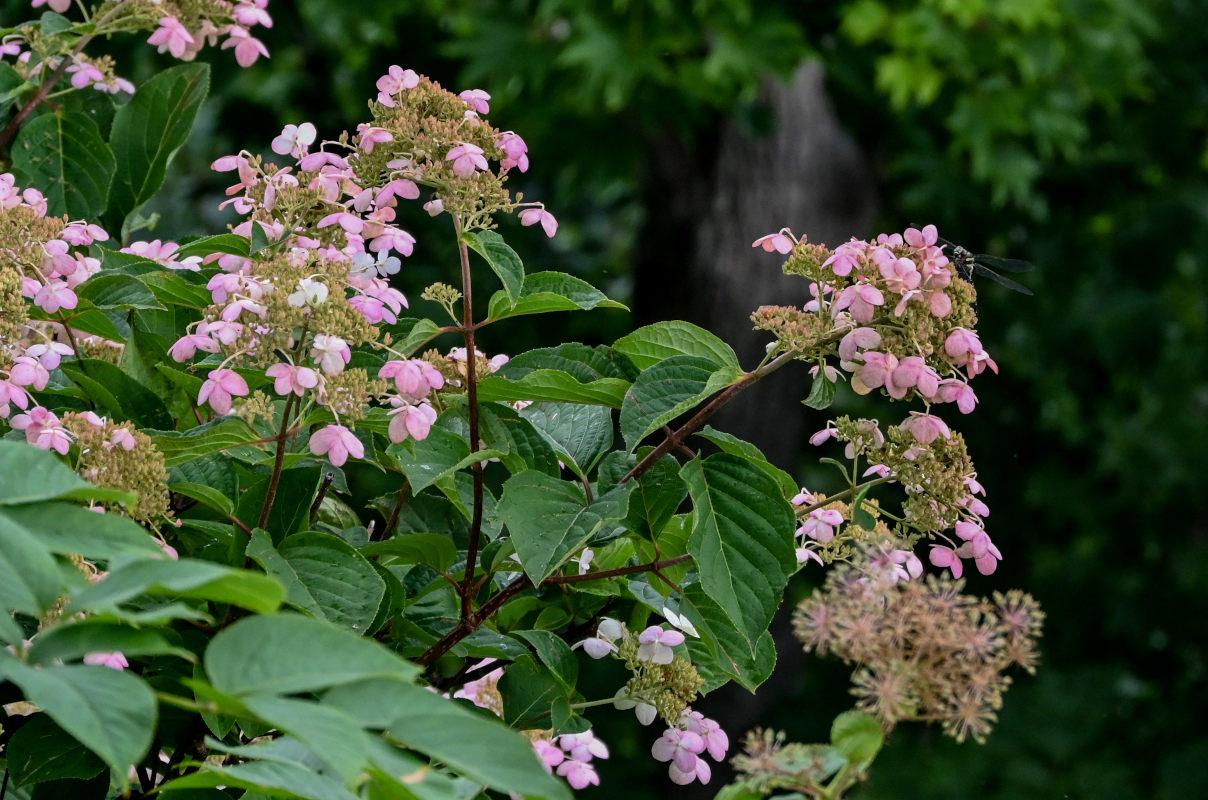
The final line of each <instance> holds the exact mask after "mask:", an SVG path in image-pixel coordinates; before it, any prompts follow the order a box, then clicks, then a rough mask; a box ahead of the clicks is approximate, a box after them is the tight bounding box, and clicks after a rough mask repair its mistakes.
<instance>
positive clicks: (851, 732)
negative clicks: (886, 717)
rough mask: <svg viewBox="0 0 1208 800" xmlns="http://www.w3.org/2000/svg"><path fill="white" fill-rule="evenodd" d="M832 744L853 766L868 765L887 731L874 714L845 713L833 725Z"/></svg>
mask: <svg viewBox="0 0 1208 800" xmlns="http://www.w3.org/2000/svg"><path fill="white" fill-rule="evenodd" d="M830 737H831V744H833V745H834V746H835V749H836V750H838V751H839V752H840V753H842V754H843V755H844V757H845V758H847V760H848V761H850V762H851V763H853V764H861V765H865V766H866V765H868V764H869V763H870V762H871V761H872V760H873V759H874V758H876V757H877V753H878V752H880V750H881V745H882V744H884V743H885V731H884V730H883V729H882V728H881V723H880V722H879V721H878V720H877V718H876V717H874V716H873V715H872V714H868V713H866V712H864V711H844V712H843V713H842V714H840V715H839V716H837V717H835V721H834V722H833V723H832V724H831V734H830Z"/></svg>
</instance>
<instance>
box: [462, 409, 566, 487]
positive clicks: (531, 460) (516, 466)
mask: <svg viewBox="0 0 1208 800" xmlns="http://www.w3.org/2000/svg"><path fill="white" fill-rule="evenodd" d="M478 412H479V413H478V421H479V436H480V437H481V438H482V440H483V441H484V442H486V444H487V446H489V447H491V448H493V449H495V450H499V451H502V452H504V453H505V454H504V456H503V457H502V458H501V459H500V461H502V462H503V465H504V466H505V467H507V470H508V472H510V473H512V474H513V475H515V474H516V473H517V472H524V471H525V470H526V469H536V470H540V471H541V472H544V473H547V474H549V475H558V474H560V473H561V471H562V467H560V466H559V465H558V454H557V453H555V452H554V448H553V446H552V445H551V444H550V442H549V440H548V439H547V438H546V437H545V436H543V435H542V433H541V431H539V430H537V428H536V427H535V426H534V425H533V423H532V422H531V421H530V420H529V419H528V417H527V416H525V415H523V414H521V413H520V412H518V411H517V410H516V409H514V408H512V407H511V406H509V405H505V404H503V403H479V406H478ZM457 413H458V415H459V417H460V419H461V421H462V422H464V423H465V427H464V428H462V429H461V433H462V435H463V436H467V437H468V436H469V435H470V423H469V419H468V417H467V415H466V409H465V407H464V406H461V407H459V408H458V411H457Z"/></svg>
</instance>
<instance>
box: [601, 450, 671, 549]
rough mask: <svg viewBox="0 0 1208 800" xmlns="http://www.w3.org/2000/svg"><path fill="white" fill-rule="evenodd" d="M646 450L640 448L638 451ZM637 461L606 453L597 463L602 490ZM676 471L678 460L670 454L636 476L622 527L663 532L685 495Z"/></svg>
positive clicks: (639, 531) (619, 454) (648, 533)
mask: <svg viewBox="0 0 1208 800" xmlns="http://www.w3.org/2000/svg"><path fill="white" fill-rule="evenodd" d="M647 452H649V450H647V449H645V448H643V449H642V450H641V451H639V454H645V453H647ZM638 460H639V459H638V458H637V457H635V456H633V455H630V454H626V453H620V452H612V453H609V454H608V456H606V457H605V460H604V461H603V462H601V464H600V489H601V491H603V490H604V488H605V487H611V486H615V485H616V484H617V482H619V481H620V480H621V478H622V477H624V476H625V475H626V474H627V473H628V472H629V470H631V469H633V467H635V466H636V465H637V462H638ZM679 471H680V464H679V462H678V461H676V460H675V458H674V457H673V456H670V455H665V456H663V457H662V458H660V459H659V460H658V461H656V462H655V463H654V464H653V465H652V466H651V467H650V469H648V470H647V471H646V472H645V473H643V475H642V476H641V477H640V478H638V479H637V481H636V483H637V488H635V489H634V490H633V495H632V497H631V498H630V500H629V514H627V515H626V517H625V527H627V528H629V530H632V531H637V532H638V533H643V534H646V535H649V536H656V535H658V534H659V533H660V531H662V528H663V526H664V525H665V524H666V523H667V521H668V520H669V519H671V517H672V515H674V514H675V512H676V511H677V510H678V509H679V507H680V504H681V503H683V501H684V498H685V497H687V496H688V487H687V486H686V485H684V482H683V481H681V480H680V479H679ZM669 555H678V554H677V553H671V554H669Z"/></svg>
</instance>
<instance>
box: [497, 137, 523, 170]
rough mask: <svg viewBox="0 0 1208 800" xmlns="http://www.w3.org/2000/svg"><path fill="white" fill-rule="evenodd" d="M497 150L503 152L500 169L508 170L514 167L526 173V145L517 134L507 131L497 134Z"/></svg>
mask: <svg viewBox="0 0 1208 800" xmlns="http://www.w3.org/2000/svg"><path fill="white" fill-rule="evenodd" d="M498 144H499V149H500V150H502V151H503V152H504V158H503V160H502V161H500V162H499V167H500V169H504V170H509V169H511V168H512V167H516V168H517V169H519V170H520V171H521V172H528V168H529V158H528V145H527V144H525V142H524V139H521V138H520V136H519V135H518V134H515V133H512V132H511V131H508V132H507V133H501V134H499V140H498Z"/></svg>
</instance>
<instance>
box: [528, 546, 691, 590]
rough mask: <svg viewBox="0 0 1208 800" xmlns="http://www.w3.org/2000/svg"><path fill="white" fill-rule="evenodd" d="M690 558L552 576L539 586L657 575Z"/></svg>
mask: <svg viewBox="0 0 1208 800" xmlns="http://www.w3.org/2000/svg"><path fill="white" fill-rule="evenodd" d="M691 558H692V556H691V555H689V554H687V553H685V554H683V555H682V556H675V557H674V558H668V559H666V560H663V561H652V562H651V563H649V564H635V565H634V566H630V567H618V568H616V569H605V570H600V571H599V572H589V573H587V574H586V575H552V576H550V577H548V578H546V579H545V580H543V581H542V582H541V585H542V586H544V585H546V584H566V583H586V582H588V581H599V580H604V579H606V578H616V577H619V576H621V575H636V574H637V573H639V572H654V573H656V574H657V573H658V571H659V570H661V569H666V568H667V567H674V566H675V565H676V564H683V563H684V562H685V561H688V560H689V559H691Z"/></svg>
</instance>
